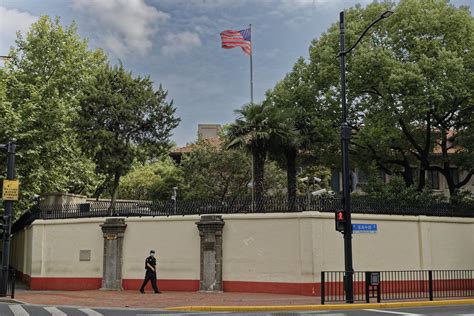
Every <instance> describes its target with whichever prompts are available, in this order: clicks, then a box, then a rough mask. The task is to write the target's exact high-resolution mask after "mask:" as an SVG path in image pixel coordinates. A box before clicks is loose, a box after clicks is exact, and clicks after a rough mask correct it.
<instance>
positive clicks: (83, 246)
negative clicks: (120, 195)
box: [30, 218, 104, 278]
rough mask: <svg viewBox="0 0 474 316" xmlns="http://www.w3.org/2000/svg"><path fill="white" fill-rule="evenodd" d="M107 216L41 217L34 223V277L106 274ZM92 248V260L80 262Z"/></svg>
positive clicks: (97, 275)
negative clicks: (83, 252)
mask: <svg viewBox="0 0 474 316" xmlns="http://www.w3.org/2000/svg"><path fill="white" fill-rule="evenodd" d="M103 222H104V219H101V218H99V219H72V220H71V219H68V220H37V221H35V222H34V223H33V225H32V226H33V230H32V232H33V235H32V267H31V274H30V276H32V277H99V278H100V277H102V260H103V259H102V257H103V237H102V231H101V229H100V226H99V225H100V224H102V223H103ZM80 250H91V261H79V251H80Z"/></svg>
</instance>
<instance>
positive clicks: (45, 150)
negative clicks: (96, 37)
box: [0, 16, 105, 210]
mask: <svg viewBox="0 0 474 316" xmlns="http://www.w3.org/2000/svg"><path fill="white" fill-rule="evenodd" d="M9 55H10V56H12V57H13V58H12V59H11V60H9V61H7V62H6V63H5V67H4V69H2V70H1V72H0V99H1V100H0V101H1V102H0V140H1V142H6V141H8V139H11V138H16V139H17V161H16V164H17V175H18V178H19V179H20V182H21V197H22V199H21V200H20V208H21V209H23V210H24V209H25V208H26V207H27V206H28V205H29V204H31V203H32V198H33V196H34V194H41V193H45V192H51V191H69V192H72V193H88V192H90V190H91V189H92V188H93V187H94V186H95V184H96V182H97V181H98V177H97V176H96V175H95V173H94V164H93V163H92V162H91V161H90V160H89V159H88V158H87V157H86V156H84V155H83V153H82V152H81V151H80V149H79V146H78V141H77V134H76V133H75V131H74V129H73V126H72V122H73V121H74V119H75V116H76V113H77V108H78V105H79V102H78V100H79V99H80V98H81V96H82V95H83V91H84V88H85V86H87V84H88V83H89V82H90V81H91V80H92V79H93V77H94V76H95V74H96V73H97V71H98V69H99V67H100V66H101V65H102V64H103V63H104V61H105V55H104V54H103V53H102V52H101V51H100V50H96V51H90V50H89V49H88V47H87V41H85V40H83V39H81V38H80V37H79V35H77V31H76V27H75V25H74V24H72V25H70V26H67V27H63V26H61V24H60V22H59V19H58V18H57V19H56V20H54V21H52V20H51V19H49V18H48V17H47V16H43V17H41V18H40V19H39V20H38V21H37V22H36V23H34V24H32V26H31V28H30V30H29V32H28V33H27V34H26V36H24V35H23V34H21V33H18V34H17V40H16V44H15V46H14V47H12V49H11V51H10V53H9ZM2 163H3V160H2ZM84 175H87V177H84Z"/></svg>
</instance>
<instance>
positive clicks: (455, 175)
mask: <svg viewBox="0 0 474 316" xmlns="http://www.w3.org/2000/svg"><path fill="white" fill-rule="evenodd" d="M449 173H451V177H452V178H453V182H454V185H456V184H458V183H459V169H458V168H449Z"/></svg>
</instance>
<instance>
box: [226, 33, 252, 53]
mask: <svg viewBox="0 0 474 316" xmlns="http://www.w3.org/2000/svg"><path fill="white" fill-rule="evenodd" d="M221 40H222V48H226V49H230V48H234V47H240V48H242V50H243V51H244V53H246V54H247V55H251V54H252V42H251V40H250V28H248V29H245V30H240V31H234V30H225V31H223V32H221Z"/></svg>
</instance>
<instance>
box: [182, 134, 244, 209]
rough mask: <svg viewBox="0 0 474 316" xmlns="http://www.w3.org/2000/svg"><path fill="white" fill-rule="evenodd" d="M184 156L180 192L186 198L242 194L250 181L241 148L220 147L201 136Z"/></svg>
mask: <svg viewBox="0 0 474 316" xmlns="http://www.w3.org/2000/svg"><path fill="white" fill-rule="evenodd" d="M194 147H195V149H194V150H193V151H192V152H190V153H187V154H185V155H184V157H183V160H182V162H181V169H182V171H183V175H184V181H185V189H184V195H185V198H187V199H205V198H211V199H219V200H223V199H226V198H229V197H237V196H245V195H247V192H248V187H247V185H248V184H249V183H250V180H251V174H250V173H251V170H250V159H249V158H248V156H247V155H246V154H245V152H244V151H242V150H238V149H230V150H224V149H223V148H221V147H220V146H218V147H216V146H214V145H212V144H211V143H209V141H207V140H205V139H201V140H198V141H197V142H196V144H195V146H194Z"/></svg>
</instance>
